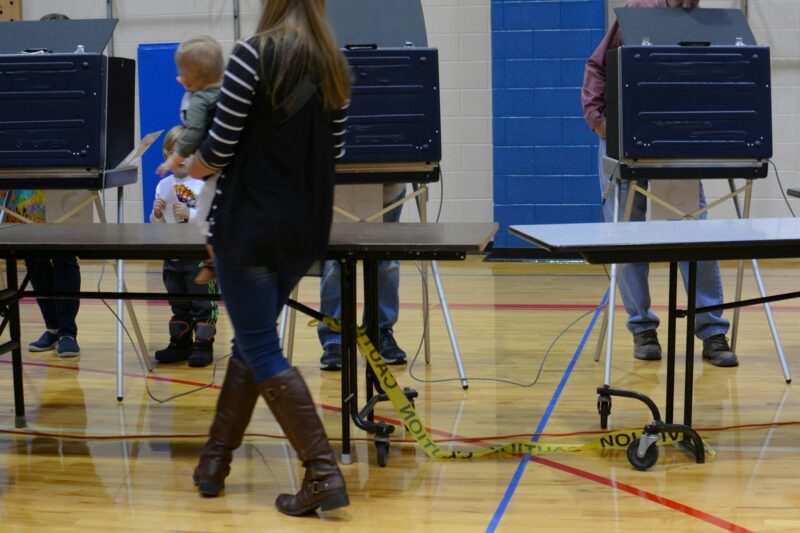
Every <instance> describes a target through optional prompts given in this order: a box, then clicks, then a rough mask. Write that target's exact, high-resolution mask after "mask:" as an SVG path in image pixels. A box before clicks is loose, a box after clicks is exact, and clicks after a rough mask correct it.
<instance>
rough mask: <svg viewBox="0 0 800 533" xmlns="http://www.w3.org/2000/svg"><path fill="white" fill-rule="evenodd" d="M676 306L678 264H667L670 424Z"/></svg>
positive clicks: (673, 376) (673, 396)
mask: <svg viewBox="0 0 800 533" xmlns="http://www.w3.org/2000/svg"><path fill="white" fill-rule="evenodd" d="M677 307H678V264H677V263H674V262H673V263H670V264H669V317H668V320H667V402H666V403H667V405H666V422H667V424H672V418H673V416H672V413H673V406H674V404H675V322H676V320H677Z"/></svg>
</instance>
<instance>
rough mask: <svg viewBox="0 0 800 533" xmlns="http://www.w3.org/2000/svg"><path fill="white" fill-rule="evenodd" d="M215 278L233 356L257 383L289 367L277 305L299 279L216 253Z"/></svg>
mask: <svg viewBox="0 0 800 533" xmlns="http://www.w3.org/2000/svg"><path fill="white" fill-rule="evenodd" d="M214 264H215V266H216V273H217V281H218V282H219V285H220V290H221V292H222V299H223V301H224V302H225V308H226V309H227V310H228V315H229V316H230V319H231V323H232V324H233V333H234V341H233V355H232V356H231V357H232V358H233V359H237V360H239V361H241V362H243V363H245V364H247V365H248V366H249V367H250V368H251V369H252V370H253V374H254V375H255V378H256V381H257V382H258V383H263V382H264V381H266V380H268V379H269V378H271V377H273V376H276V375H278V374H280V373H281V372H283V371H284V370H287V369H288V368H289V366H290V365H289V362H288V361H287V360H286V358H285V357H284V356H283V351H282V350H281V343H280V339H279V338H278V329H277V324H276V323H277V320H278V313H279V312H280V309H281V308H282V307H283V306H284V304H285V303H286V300H287V299H288V298H289V294H290V293H291V292H292V289H294V287H295V285H297V283H298V282H299V281H300V277H299V276H287V275H281V274H278V273H276V272H271V271H270V270H269V269H267V268H266V267H249V266H245V265H242V264H239V263H236V262H235V261H226V260H225V259H224V258H221V257H219V256H216V257H215V258H214Z"/></svg>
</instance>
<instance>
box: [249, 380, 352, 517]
mask: <svg viewBox="0 0 800 533" xmlns="http://www.w3.org/2000/svg"><path fill="white" fill-rule="evenodd" d="M258 388H259V389H261V395H262V396H264V399H265V400H267V405H269V408H270V410H271V411H272V414H273V415H275V419H276V420H277V421H278V423H279V424H280V426H281V428H282V429H283V432H284V433H286V436H287V437H288V439H289V443H291V445H292V447H293V448H294V451H295V452H296V453H297V457H298V458H299V459H300V461H301V462H302V464H303V466H304V467H305V469H306V475H305V477H304V479H303V485H302V487H301V488H300V491H299V492H298V493H297V494H281V495H279V496H278V498H277V499H276V500H275V507H277V508H278V510H279V511H280V512H282V513H284V514H288V515H292V516H300V515H304V514H308V513H312V512H314V511H315V510H316V509H317V508H320V509H322V510H323V511H329V510H331V509H337V508H339V507H344V506H345V505H349V504H350V500H349V498H348V497H347V489H346V488H345V485H344V478H343V477H342V472H341V471H340V470H339V465H337V464H336V455H334V453H333V450H331V446H330V443H329V442H328V436H327V435H326V434H325V428H324V427H323V426H322V420H320V419H319V415H317V410H316V408H315V407H314V402H313V400H312V399H311V393H310V392H309V391H308V386H306V382H305V381H304V380H303V376H301V375H300V372H298V371H297V369H296V368H294V367H292V368H290V369H288V370H285V371H284V372H281V373H280V374H278V375H277V376H274V377H272V378H270V379H268V380H267V381H265V382H263V383H260V384H259V385H258Z"/></svg>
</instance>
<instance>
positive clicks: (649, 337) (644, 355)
mask: <svg viewBox="0 0 800 533" xmlns="http://www.w3.org/2000/svg"><path fill="white" fill-rule="evenodd" d="M633 356H634V357H635V358H636V359H641V360H642V361H659V360H660V359H661V344H659V343H658V335H657V334H656V330H654V329H649V330H647V331H642V332H641V333H634V334H633Z"/></svg>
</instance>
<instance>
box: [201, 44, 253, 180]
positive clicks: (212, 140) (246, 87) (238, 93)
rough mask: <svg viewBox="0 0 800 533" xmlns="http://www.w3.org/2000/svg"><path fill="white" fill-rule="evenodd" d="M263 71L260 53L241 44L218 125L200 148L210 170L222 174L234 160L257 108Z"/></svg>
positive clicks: (228, 78)
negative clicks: (246, 123)
mask: <svg viewBox="0 0 800 533" xmlns="http://www.w3.org/2000/svg"><path fill="white" fill-rule="evenodd" d="M259 68H260V59H259V54H258V50H257V49H256V48H255V47H254V46H253V45H252V44H251V43H249V42H246V41H238V42H237V43H236V47H235V48H234V50H233V53H232V54H231V58H230V60H229V61H228V66H227V68H226V69H225V76H224V77H223V79H222V89H221V91H220V97H219V101H218V102H217V111H216V113H215V115H214V122H213V124H212V125H211V130H209V132H208V137H207V138H206V140H205V142H204V143H203V145H202V146H201V147H200V158H201V159H202V161H203V164H205V165H206V166H207V167H209V168H214V169H217V170H220V169H222V168H225V167H226V166H227V165H228V163H230V162H231V159H233V156H234V154H235V153H236V145H237V144H238V142H239V137H240V136H241V134H242V130H243V129H244V124H245V122H246V121H247V115H248V114H249V112H250V108H251V107H252V105H253V96H254V95H255V92H256V85H257V84H258V71H259Z"/></svg>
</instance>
